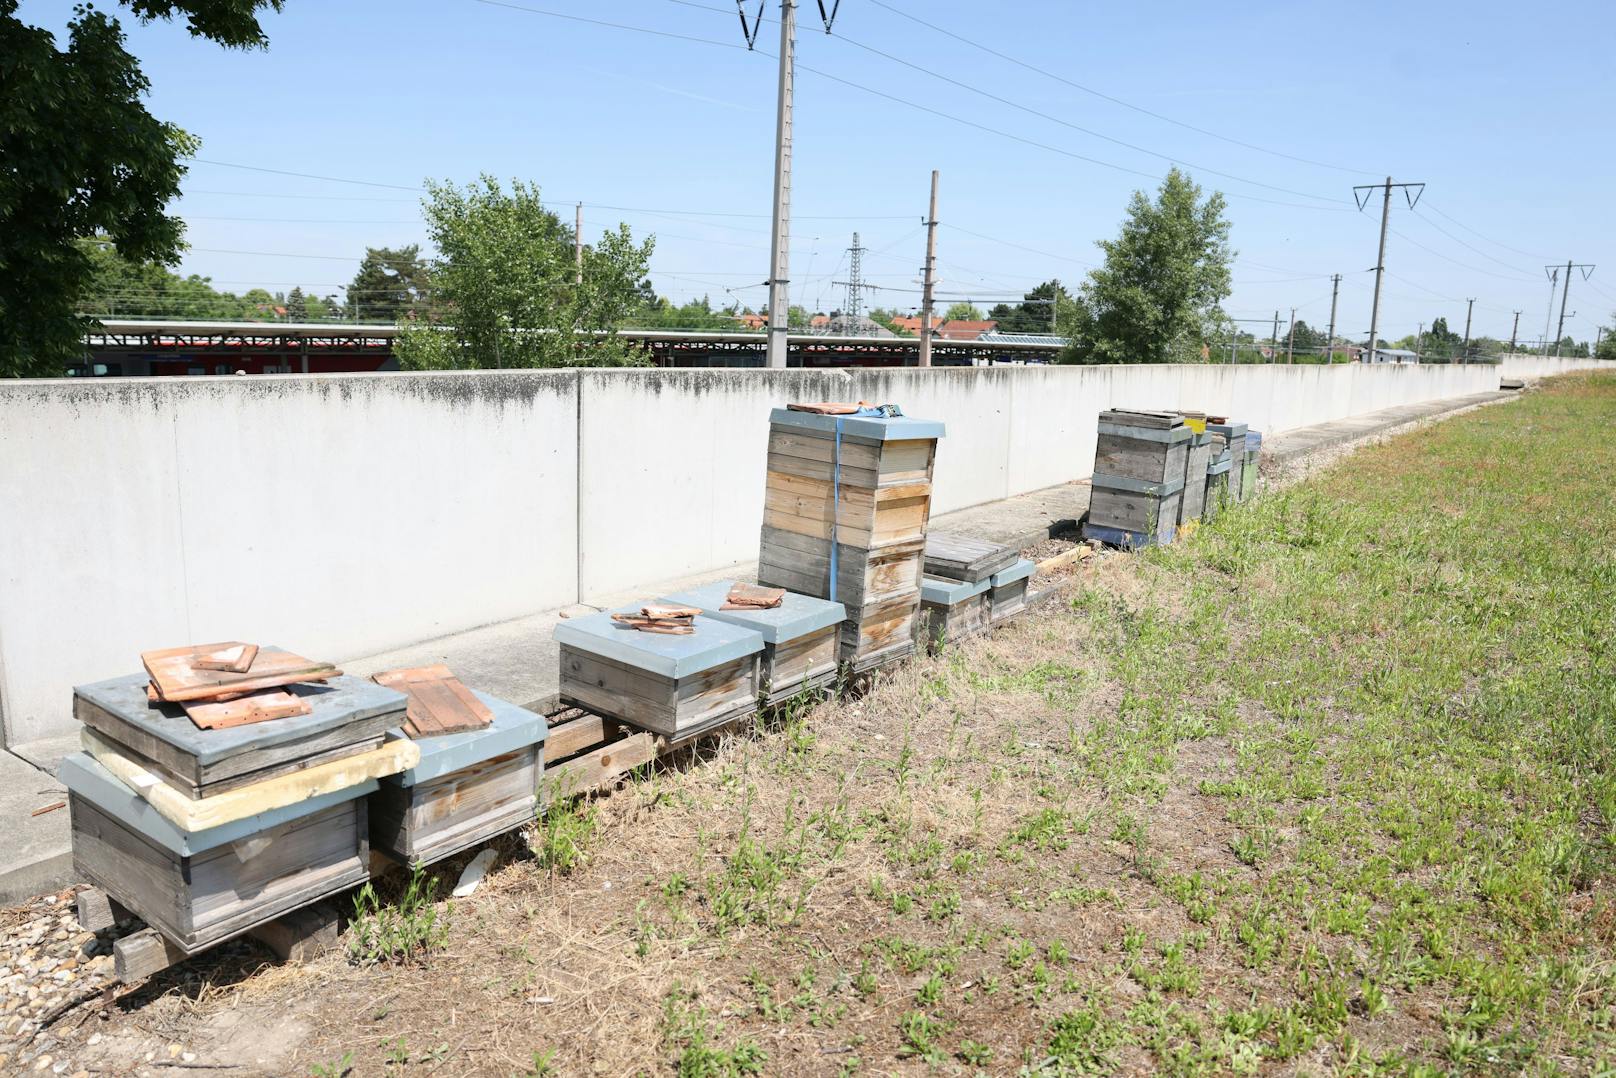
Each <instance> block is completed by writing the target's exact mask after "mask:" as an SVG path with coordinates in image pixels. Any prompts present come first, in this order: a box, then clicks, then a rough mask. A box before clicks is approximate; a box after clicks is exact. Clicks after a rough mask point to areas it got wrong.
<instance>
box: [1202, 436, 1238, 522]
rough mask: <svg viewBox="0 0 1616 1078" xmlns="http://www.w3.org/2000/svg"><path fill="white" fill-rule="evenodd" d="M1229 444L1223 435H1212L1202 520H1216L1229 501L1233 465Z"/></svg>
mask: <svg viewBox="0 0 1616 1078" xmlns="http://www.w3.org/2000/svg"><path fill="white" fill-rule="evenodd" d="M1232 463H1233V462H1232V461H1231V460H1230V454H1229V442H1228V439H1226V438H1224V436H1223V435H1221V434H1213V435H1212V457H1211V460H1210V461H1209V462H1208V463H1207V466H1206V495H1205V497H1204V498H1203V499H1202V502H1201V519H1202V520H1215V519H1217V515H1218V514H1219V513H1221V512H1223V507H1224V506H1225V505H1226V504H1227V503H1228V501H1229V469H1230V467H1231V465H1232Z"/></svg>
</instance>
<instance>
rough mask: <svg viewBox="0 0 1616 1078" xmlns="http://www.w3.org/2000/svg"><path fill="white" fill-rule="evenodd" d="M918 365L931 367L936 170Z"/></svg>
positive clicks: (928, 222) (928, 219)
mask: <svg viewBox="0 0 1616 1078" xmlns="http://www.w3.org/2000/svg"><path fill="white" fill-rule="evenodd" d="M920 272H921V274H922V277H923V283H922V285H921V288H922V292H921V300H920V365H921V366H922V367H929V366H931V318H932V288H933V287H934V286H935V285H936V283H937V282H936V278H937V170H936V169H932V170H931V207H930V209H928V210H927V211H926V264H925V266H923V267H921V271H920Z"/></svg>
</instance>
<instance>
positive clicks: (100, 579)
mask: <svg viewBox="0 0 1616 1078" xmlns="http://www.w3.org/2000/svg"><path fill="white" fill-rule="evenodd" d="M1583 362H1584V363H1586V361H1583ZM1562 369H1573V363H1572V362H1571V361H1554V360H1543V359H1539V358H1537V357H1516V358H1513V359H1512V360H1511V361H1510V363H1508V364H1506V365H1505V367H1504V368H1503V370H1502V372H1501V370H1500V368H1499V367H1492V366H1472V367H1452V366H1442V367H1397V366H1377V367H1366V366H1360V365H1338V366H1333V367H1321V366H1309V365H1298V366H1294V367H1290V366H1220V365H1172V366H1126V367H1054V368H1046V367H1004V368H991V369H980V370H973V369H938V370H929V371H920V370H915V369H896V370H860V371H846V372H844V371H778V372H770V371H755V370H754V371H721V370H682V371H681V370H674V371H657V370H631V371H561V372H481V373H473V374H409V375H398V374H390V375H385V374H384V375H331V376H323V377H299V376H285V375H281V376H265V377H233V378H220V379H196V380H192V379H184V380H182V379H156V380H133V379H130V380H111V379H109V380H95V381H49V382H43V381H40V382H28V381H19V382H9V383H0V717H3V719H4V732H5V739H6V743H7V744H18V743H21V742H24V741H30V740H34V739H37V738H41V737H46V736H50V735H53V734H59V733H65V732H70V731H71V729H72V723H71V720H70V718H69V705H70V688H71V686H72V685H74V684H75V683H79V682H83V681H89V680H93V679H97V678H103V677H110V676H112V675H115V674H119V673H124V672H127V671H129V670H130V669H132V668H133V667H134V664H135V663H136V662H137V656H138V653H139V652H140V651H141V650H143V649H148V648H153V647H164V646H171V645H174V644H179V643H186V642H203V641H207V640H215V639H234V638H239V639H245V640H256V641H262V642H271V643H279V644H283V645H287V646H293V647H296V648H299V649H301V650H303V651H304V652H305V653H307V654H310V655H314V656H318V657H320V658H329V659H334V660H339V661H340V660H344V659H351V658H356V657H360V656H364V655H367V654H374V653H376V652H380V651H384V650H388V649H391V648H394V647H399V646H402V645H405V644H409V643H413V642H415V641H419V640H423V639H428V638H431V637H434V636H439V635H443V634H445V633H450V632H455V631H458V630H461V629H466V628H472V627H475V626H477V625H482V624H488V623H491V622H497V621H502V620H506V619H509V618H512V617H516V616H518V615H521V614H525V613H532V612H535V611H540V610H546V609H553V608H555V607H559V606H563V605H566V604H568V603H572V602H575V601H580V600H581V601H585V602H587V601H589V600H590V599H591V598H596V597H599V596H602V595H606V594H610V593H612V592H621V591H626V590H632V589H635V588H636V587H638V586H640V585H644V584H648V583H650V582H653V581H659V580H665V579H668V578H671V577H676V576H680V575H684V574H687V573H694V572H699V571H703V570H709V569H715V568H721V567H723V566H726V565H730V564H733V563H735V562H739V561H746V560H750V559H752V558H755V557H756V554H757V538H758V526H759V521H760V519H761V516H762V501H763V470H764V459H763V458H764V451H763V447H764V444H765V437H766V432H767V427H768V413H769V410H770V408H772V407H774V406H776V405H779V404H782V403H784V402H786V401H788V400H827V399H835V400H850V399H858V398H862V399H867V400H877V401H895V402H898V403H899V404H901V405H902V406H903V408H904V409H905V411H906V412H907V413H908V414H910V415H914V416H920V417H926V418H935V419H941V420H944V421H945V422H946V423H947V424H948V436H947V437H946V438H945V439H944V440H943V443H942V445H941V446H940V448H939V451H938V457H937V478H936V490H935V498H936V511H937V512H947V511H949V510H952V509H960V508H964V507H966V506H970V505H976V504H979V503H982V502H987V501H993V500H996V499H999V498H1004V497H1008V496H1011V495H1014V494H1019V493H1024V492H1026V491H1030V490H1037V489H1039V488H1042V487H1047V486H1051V485H1054V484H1056V483H1061V482H1065V481H1067V480H1071V479H1077V478H1082V477H1084V476H1086V475H1087V474H1088V472H1089V468H1090V465H1091V463H1092V461H1093V456H1094V424H1095V415H1096V413H1097V412H1099V411H1100V410H1101V409H1103V408H1108V407H1135V408H1175V407H1181V408H1198V409H1201V410H1203V411H1208V412H1213V413H1219V412H1222V413H1228V414H1231V415H1234V416H1238V417H1240V418H1242V419H1245V420H1247V421H1249V422H1250V424H1251V425H1252V426H1253V427H1255V428H1257V429H1259V430H1263V431H1267V432H1274V433H1277V432H1280V431H1284V430H1288V429H1292V428H1296V427H1303V426H1310V425H1312V424H1315V423H1321V422H1325V421H1328V420H1332V419H1339V418H1343V417H1345V416H1350V415H1357V414H1361V413H1364V412H1369V411H1375V410H1378V409H1381V408H1386V407H1391V406H1393V405H1398V404H1410V403H1416V402H1420V401H1426V400H1434V399H1440V398H1446V397H1457V396H1462V395H1465V394H1469V393H1475V392H1480V391H1483V390H1487V389H1492V388H1496V386H1497V380H1498V377H1499V376H1500V373H1503V374H1504V375H1506V376H1516V375H1517V372H1519V373H1520V374H1522V375H1524V376H1536V375H1538V374H1540V373H1557V372H1558V371H1559V370H1562Z"/></svg>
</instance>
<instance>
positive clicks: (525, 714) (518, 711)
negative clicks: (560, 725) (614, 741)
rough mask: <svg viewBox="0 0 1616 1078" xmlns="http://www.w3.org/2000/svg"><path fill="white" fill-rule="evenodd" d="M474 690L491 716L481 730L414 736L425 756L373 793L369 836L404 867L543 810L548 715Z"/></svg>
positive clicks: (473, 842) (465, 846) (441, 855)
mask: <svg viewBox="0 0 1616 1078" xmlns="http://www.w3.org/2000/svg"><path fill="white" fill-rule="evenodd" d="M472 692H473V693H474V694H475V695H476V697H477V699H478V700H481V701H482V703H483V705H484V706H486V707H487V708H488V710H489V711H490V712H492V713H493V716H494V718H493V721H492V722H491V723H489V724H488V725H487V726H485V727H483V728H482V729H479V730H467V731H464V732H462V733H457V734H442V735H439V736H436V737H422V738H417V739H416V740H415V743H416V744H417V745H418V746H419V747H420V749H421V759H420V762H419V763H417V764H416V765H415V766H414V767H412V768H410V769H409V770H407V771H404V772H402V773H400V774H397V775H389V776H387V777H386V778H384V779H382V780H381V784H380V786H379V787H378V788H377V790H376V792H375V793H373V794H371V795H370V841H371V846H372V847H373V848H374V849H376V850H377V851H379V852H381V853H383V854H386V855H387V856H388V857H391V858H392V859H393V860H395V861H400V862H402V863H404V864H407V865H412V866H413V865H424V864H430V863H431V862H433V861H438V860H441V859H443V858H445V857H448V856H450V855H452V854H456V853H459V852H461V851H462V850H466V849H469V848H470V847H472V846H475V845H477V844H478V843H480V842H483V841H485V840H487V839H490V838H493V837H494V836H495V835H500V834H504V833H505V832H506V831H509V830H511V829H513V828H516V827H520V826H522V825H523V824H525V823H527V822H528V821H529V820H531V819H533V818H534V817H535V815H537V813H538V790H539V779H540V777H541V775H542V773H543V770H544V740H545V734H546V723H545V720H544V716H543V715H539V714H535V713H534V712H532V711H528V710H527V709H526V708H521V707H517V706H516V705H515V704H512V703H508V702H506V701H504V700H501V699H499V698H498V697H496V696H490V695H488V694H487V693H483V692H477V691H476V690H475V689H474V690H472Z"/></svg>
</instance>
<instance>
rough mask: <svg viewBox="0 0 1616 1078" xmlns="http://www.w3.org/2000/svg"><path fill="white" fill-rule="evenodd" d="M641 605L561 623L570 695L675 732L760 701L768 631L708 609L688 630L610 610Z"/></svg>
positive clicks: (631, 721)
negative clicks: (662, 629)
mask: <svg viewBox="0 0 1616 1078" xmlns="http://www.w3.org/2000/svg"><path fill="white" fill-rule="evenodd" d="M638 611H639V607H638V606H634V607H623V608H622V609H620V610H617V611H613V612H607V613H600V614H590V615H588V616H586V617H581V618H569V619H567V620H566V621H563V622H560V623H559V624H558V625H556V627H555V639H556V643H558V644H560V645H561V697H562V699H563V700H565V701H567V702H569V703H572V704H576V705H577V706H579V707H584V708H588V709H589V710H590V711H593V712H595V713H597V714H600V715H605V716H607V717H609V718H613V719H617V720H618V721H620V722H623V723H625V724H626V725H629V726H634V727H638V728H639V729H642V730H650V731H651V732H652V733H657V734H661V735H663V736H664V737H666V738H669V739H670V740H683V739H684V738H687V737H694V736H696V735H697V734H700V733H701V732H703V731H704V730H708V729H711V728H713V727H715V726H721V725H723V724H724V723H726V722H728V721H730V720H731V719H734V718H738V717H740V716H741V715H743V714H745V713H747V712H749V711H752V710H755V709H756V707H757V697H758V655H759V653H760V652H761V651H762V650H763V637H762V636H761V635H759V634H758V633H757V632H755V631H753V630H751V629H746V628H743V627H741V626H739V625H732V624H730V623H729V622H727V621H718V620H716V619H714V618H710V617H708V616H706V615H705V614H698V615H697V616H696V618H695V619H694V622H693V625H694V629H695V631H694V632H692V633H689V634H687V635H679V634H669V633H649V632H641V631H639V630H638V629H634V628H630V627H628V626H626V625H624V624H622V623H620V622H616V621H613V620H612V618H611V614H612V613H637V612H638Z"/></svg>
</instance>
